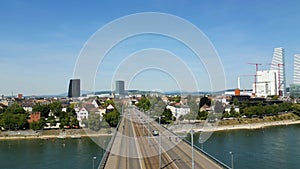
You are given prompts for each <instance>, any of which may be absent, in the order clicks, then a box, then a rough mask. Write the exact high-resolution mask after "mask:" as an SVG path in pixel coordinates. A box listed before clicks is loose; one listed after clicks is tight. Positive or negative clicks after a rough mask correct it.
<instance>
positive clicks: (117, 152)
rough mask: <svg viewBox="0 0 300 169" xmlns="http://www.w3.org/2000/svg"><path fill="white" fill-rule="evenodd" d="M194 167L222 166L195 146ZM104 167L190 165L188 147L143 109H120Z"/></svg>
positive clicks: (132, 168)
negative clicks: (118, 120) (154, 133)
mask: <svg viewBox="0 0 300 169" xmlns="http://www.w3.org/2000/svg"><path fill="white" fill-rule="evenodd" d="M153 130H157V131H158V133H159V135H158V136H153V135H152V132H151V131H153ZM160 145H161V146H160ZM160 152H161V155H160ZM194 167H195V168H196V169H198V168H199V169H201V168H203V169H208V168H209V169H219V168H223V167H222V166H220V165H218V164H217V163H215V162H214V161H212V160H211V159H209V158H208V157H207V156H205V155H204V154H202V153H201V152H199V151H196V150H194ZM105 168H107V169H157V168H166V169H169V168H170V169H171V168H172V169H186V168H192V147H191V146H190V145H189V144H187V143H186V142H184V141H182V139H181V138H179V137H178V136H176V135H174V134H173V133H171V132H169V131H168V130H166V129H165V128H163V127H162V126H160V125H159V124H158V123H157V122H155V121H153V120H150V119H149V118H148V117H147V116H146V115H145V114H144V113H142V112H140V111H139V110H137V109H135V108H127V109H126V110H125V111H124V113H123V118H122V120H121V122H120V125H119V129H118V131H117V134H116V138H115V140H114V142H113V145H112V148H111V152H110V154H109V156H108V159H107V162H106V164H105Z"/></svg>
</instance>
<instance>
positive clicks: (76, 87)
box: [68, 79, 80, 97]
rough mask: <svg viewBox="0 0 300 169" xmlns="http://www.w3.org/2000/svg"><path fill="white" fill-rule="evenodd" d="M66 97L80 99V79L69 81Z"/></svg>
mask: <svg viewBox="0 0 300 169" xmlns="http://www.w3.org/2000/svg"><path fill="white" fill-rule="evenodd" d="M68 97H80V79H71V80H70V83H69V92H68Z"/></svg>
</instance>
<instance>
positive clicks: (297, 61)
mask: <svg viewBox="0 0 300 169" xmlns="http://www.w3.org/2000/svg"><path fill="white" fill-rule="evenodd" d="M294 84H300V54H296V55H294Z"/></svg>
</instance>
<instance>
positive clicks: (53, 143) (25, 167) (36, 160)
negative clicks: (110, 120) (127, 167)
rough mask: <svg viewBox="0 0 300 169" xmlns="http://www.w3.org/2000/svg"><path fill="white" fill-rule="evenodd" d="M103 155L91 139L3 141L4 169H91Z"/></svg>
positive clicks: (0, 167)
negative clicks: (94, 158)
mask: <svg viewBox="0 0 300 169" xmlns="http://www.w3.org/2000/svg"><path fill="white" fill-rule="evenodd" d="M104 139H105V140H109V138H107V137H103V140H104ZM106 143H108V141H106ZM102 152H103V149H102V148H100V147H99V146H98V145H97V144H95V143H94V142H93V141H92V140H91V139H89V138H81V139H48V140H40V139H35V140H0V169H86V168H87V169H90V168H93V157H94V156H95V157H97V159H96V160H95V164H96V166H98V164H99V163H100V160H101V158H102V154H103V153H102Z"/></svg>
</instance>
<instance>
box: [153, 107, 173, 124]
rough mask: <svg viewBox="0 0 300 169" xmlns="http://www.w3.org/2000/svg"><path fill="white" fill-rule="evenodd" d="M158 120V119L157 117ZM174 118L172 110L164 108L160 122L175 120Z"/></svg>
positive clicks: (166, 122) (165, 122) (167, 122)
mask: <svg viewBox="0 0 300 169" xmlns="http://www.w3.org/2000/svg"><path fill="white" fill-rule="evenodd" d="M157 120H158V119H157ZM175 120H176V118H175V117H174V116H173V114H172V111H171V110H170V109H167V108H165V109H164V111H163V113H162V115H161V120H160V123H161V124H169V123H171V121H175Z"/></svg>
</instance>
